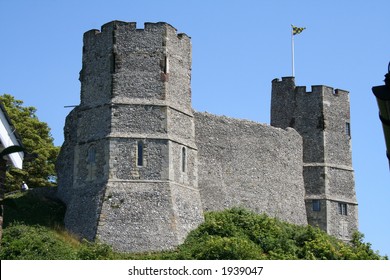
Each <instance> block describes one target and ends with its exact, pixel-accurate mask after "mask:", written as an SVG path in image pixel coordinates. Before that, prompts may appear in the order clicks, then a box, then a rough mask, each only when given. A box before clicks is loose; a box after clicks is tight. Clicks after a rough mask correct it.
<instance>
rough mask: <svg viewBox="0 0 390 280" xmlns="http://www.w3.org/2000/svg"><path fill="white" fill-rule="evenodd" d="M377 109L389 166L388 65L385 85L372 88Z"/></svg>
mask: <svg viewBox="0 0 390 280" xmlns="http://www.w3.org/2000/svg"><path fill="white" fill-rule="evenodd" d="M372 92H373V93H374V95H375V97H376V101H377V102H378V107H379V119H380V120H381V122H382V127H383V133H384V135H385V142H386V155H387V159H388V160H389V165H390V63H389V65H388V70H387V74H386V75H385V85H384V86H375V87H372Z"/></svg>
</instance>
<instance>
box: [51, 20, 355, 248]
mask: <svg viewBox="0 0 390 280" xmlns="http://www.w3.org/2000/svg"><path fill="white" fill-rule="evenodd" d="M80 81H81V101H80V105H79V106H77V107H75V108H74V109H73V110H72V111H71V112H70V114H69V115H68V116H67V118H66V123H65V128H64V134H65V135H64V136H65V141H64V144H63V146H62V149H61V153H60V156H59V158H58V162H57V171H58V184H59V188H58V196H59V197H60V198H61V199H62V200H63V201H64V202H65V203H66V205H67V211H66V216H65V225H66V227H67V229H68V230H70V231H71V232H73V233H75V234H77V235H79V236H81V237H85V238H87V239H90V240H93V239H95V238H98V239H99V240H101V241H103V242H105V243H108V244H111V245H112V246H113V247H114V248H116V249H117V250H120V251H132V252H141V251H156V250H165V249H171V248H174V247H175V246H177V245H178V244H180V243H181V242H183V241H184V239H185V237H186V235H187V234H188V233H189V231H191V230H192V229H194V228H196V227H197V226H198V225H199V224H200V223H201V222H202V221H203V213H204V211H211V210H222V209H226V208H230V207H234V206H242V207H245V208H249V209H251V210H253V211H255V212H257V213H263V212H265V213H267V214H269V215H271V216H274V217H278V218H280V219H282V220H285V221H288V222H291V223H295V224H300V225H306V224H311V225H316V226H319V227H320V228H321V229H323V230H325V231H327V232H328V233H329V234H332V235H334V236H336V237H338V238H340V239H343V240H349V239H350V238H351V236H352V233H353V231H355V230H357V203H356V195H355V187H354V177H353V169H352V160H351V145H350V116H349V94H348V92H346V91H342V90H333V89H332V88H330V87H326V86H313V87H312V89H311V91H307V90H306V88H304V87H297V86H296V85H295V82H294V78H293V77H287V78H282V80H277V79H275V80H273V81H272V104H271V125H265V124H260V123H256V122H252V121H247V120H239V119H233V118H228V117H224V116H215V115H212V114H208V113H199V112H195V111H194V110H193V109H192V106H191V42H190V38H189V37H188V36H187V35H185V34H178V33H177V32H176V29H175V28H173V27H172V26H170V25H169V24H166V23H145V26H144V29H137V28H136V24H135V23H128V22H120V21H113V22H109V23H107V24H105V25H103V26H102V28H101V31H100V30H91V31H88V32H86V33H85V34H84V47H83V65H82V70H81V71H80Z"/></svg>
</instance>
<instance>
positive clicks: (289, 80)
mask: <svg viewBox="0 0 390 280" xmlns="http://www.w3.org/2000/svg"><path fill="white" fill-rule="evenodd" d="M272 88H273V89H274V90H276V92H278V93H287V92H291V90H293V91H294V93H297V94H316V93H320V94H322V93H331V94H332V95H334V96H339V95H348V94H349V92H348V91H346V90H342V89H334V88H333V87H329V86H325V85H312V86H311V90H310V91H308V90H307V88H306V86H296V85H295V78H294V77H282V80H280V79H278V78H276V79H273V80H272Z"/></svg>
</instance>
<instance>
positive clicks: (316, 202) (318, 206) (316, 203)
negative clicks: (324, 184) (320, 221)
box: [312, 199, 321, 212]
mask: <svg viewBox="0 0 390 280" xmlns="http://www.w3.org/2000/svg"><path fill="white" fill-rule="evenodd" d="M312 206H313V211H316V212H318V211H321V203H320V201H319V200H318V199H314V200H313V201H312Z"/></svg>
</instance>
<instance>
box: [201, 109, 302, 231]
mask: <svg viewBox="0 0 390 280" xmlns="http://www.w3.org/2000/svg"><path fill="white" fill-rule="evenodd" d="M195 129H196V145H197V147H198V162H199V167H198V174H199V190H200V194H201V198H202V204H203V208H204V210H205V211H214V210H222V209H226V208H230V207H234V206H242V207H246V208H249V209H251V210H253V211H255V212H257V213H263V212H265V213H267V214H269V215H271V216H275V217H278V218H281V219H282V220H285V221H288V222H291V223H295V224H303V225H304V224H307V218H306V209H305V204H304V194H305V190H304V187H303V177H302V166H303V164H302V138H301V137H300V136H299V134H298V133H297V132H296V131H295V130H293V129H288V130H287V131H286V130H282V129H278V128H274V127H271V126H268V125H263V124H259V123H255V122H251V121H246V120H237V119H232V118H227V117H220V116H215V115H211V114H208V113H195Z"/></svg>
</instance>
